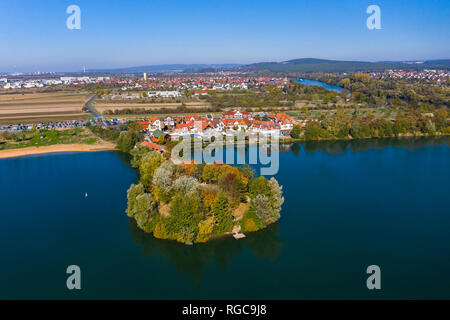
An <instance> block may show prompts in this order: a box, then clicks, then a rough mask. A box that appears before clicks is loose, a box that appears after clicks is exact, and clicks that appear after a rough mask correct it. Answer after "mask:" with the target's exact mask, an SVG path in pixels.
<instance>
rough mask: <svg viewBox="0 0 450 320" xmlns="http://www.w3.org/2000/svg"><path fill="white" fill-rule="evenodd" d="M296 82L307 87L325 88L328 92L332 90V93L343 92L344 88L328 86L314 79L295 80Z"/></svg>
mask: <svg viewBox="0 0 450 320" xmlns="http://www.w3.org/2000/svg"><path fill="white" fill-rule="evenodd" d="M295 80H296V81H297V82H298V83H301V84H304V85H306V86H319V87H323V88H325V89H327V90H332V91H337V92H341V91H342V88H341V87H338V86H332V85H329V84H326V83H324V82H321V81H317V80H312V79H300V78H295Z"/></svg>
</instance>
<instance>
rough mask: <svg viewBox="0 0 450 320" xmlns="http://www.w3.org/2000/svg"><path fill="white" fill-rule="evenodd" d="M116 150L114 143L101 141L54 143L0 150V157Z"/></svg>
mask: <svg viewBox="0 0 450 320" xmlns="http://www.w3.org/2000/svg"><path fill="white" fill-rule="evenodd" d="M106 150H116V148H115V146H114V144H112V143H107V142H103V143H101V144H94V145H89V144H56V145H52V146H43V147H30V148H23V149H10V150H0V159H5V158H16V157H23V156H29V155H36V154H46V153H57V152H85V151H90V152H93V151H106Z"/></svg>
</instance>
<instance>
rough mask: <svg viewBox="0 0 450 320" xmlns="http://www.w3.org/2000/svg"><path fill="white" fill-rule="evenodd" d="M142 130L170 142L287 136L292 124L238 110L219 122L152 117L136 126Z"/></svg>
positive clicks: (280, 117) (202, 118)
mask: <svg viewBox="0 0 450 320" xmlns="http://www.w3.org/2000/svg"><path fill="white" fill-rule="evenodd" d="M138 123H139V124H140V125H141V126H142V129H143V130H145V131H146V132H148V133H150V134H151V135H152V136H154V133H156V135H158V136H159V135H160V133H161V132H163V133H164V134H165V135H168V136H170V138H171V139H172V140H178V139H179V138H180V137H183V136H186V135H192V136H195V137H202V138H209V137H212V136H216V135H217V134H218V133H222V134H229V135H233V134H236V133H237V132H239V131H245V132H248V133H261V134H264V135H268V136H270V135H274V134H278V135H288V134H289V133H290V131H291V130H292V128H293V125H294V120H293V119H292V118H291V117H290V116H289V115H287V114H286V113H276V114H270V115H265V116H264V117H261V115H259V114H256V113H250V112H241V111H238V110H235V111H231V112H226V113H224V114H222V115H221V117H219V118H218V119H214V117H213V116H212V115H185V116H181V117H172V116H166V117H152V118H150V119H148V120H145V121H139V122H138Z"/></svg>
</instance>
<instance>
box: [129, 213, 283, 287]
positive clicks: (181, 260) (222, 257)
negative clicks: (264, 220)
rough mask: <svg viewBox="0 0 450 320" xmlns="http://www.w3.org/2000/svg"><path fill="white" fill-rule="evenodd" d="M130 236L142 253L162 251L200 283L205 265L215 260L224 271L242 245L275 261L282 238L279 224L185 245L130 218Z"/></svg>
mask: <svg viewBox="0 0 450 320" xmlns="http://www.w3.org/2000/svg"><path fill="white" fill-rule="evenodd" d="M128 224H129V227H130V237H131V240H132V241H133V242H134V243H136V244H138V245H139V246H141V247H142V255H143V256H145V257H153V256H157V255H161V256H162V257H163V258H164V259H166V260H167V261H170V262H171V263H172V264H173V265H174V266H175V268H176V269H177V271H178V272H179V273H182V274H185V275H186V276H187V277H188V278H189V279H191V280H192V281H194V282H196V283H199V282H200V281H201V280H202V278H203V274H204V272H205V270H206V267H207V266H208V265H211V264H213V263H214V262H215V263H216V265H217V267H218V269H219V270H220V272H222V273H225V272H226V271H227V269H228V268H230V267H231V265H232V263H233V257H235V256H236V255H238V254H240V253H241V252H242V251H243V250H244V249H245V248H248V249H250V251H251V252H252V253H253V254H254V255H255V256H256V257H257V258H259V259H269V260H271V261H274V260H275V259H276V258H277V257H278V255H279V251H280V247H281V245H282V242H281V240H280V238H279V224H278V223H275V224H273V225H271V226H269V227H268V228H266V229H264V230H261V231H258V232H255V233H252V234H248V235H247V238H245V239H241V240H235V239H234V238H232V237H226V238H222V239H217V240H213V241H210V242H208V243H204V244H197V245H194V246H186V245H184V244H180V243H177V242H175V241H168V240H159V239H156V238H154V237H153V236H152V235H151V234H148V233H145V232H143V231H142V230H141V229H139V228H138V227H137V226H136V223H135V221H134V220H131V219H130V220H129V222H128Z"/></svg>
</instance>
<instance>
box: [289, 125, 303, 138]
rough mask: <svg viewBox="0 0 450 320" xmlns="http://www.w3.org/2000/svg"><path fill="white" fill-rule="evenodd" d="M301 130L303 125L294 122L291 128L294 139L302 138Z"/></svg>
mask: <svg viewBox="0 0 450 320" xmlns="http://www.w3.org/2000/svg"><path fill="white" fill-rule="evenodd" d="M301 131H302V129H301V127H300V126H299V125H298V124H294V126H293V127H292V130H291V137H292V138H294V139H298V138H300V134H301Z"/></svg>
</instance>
